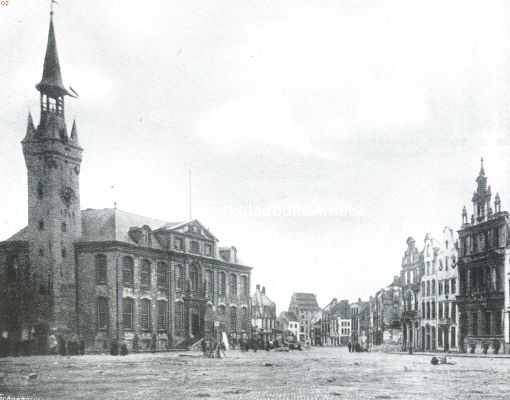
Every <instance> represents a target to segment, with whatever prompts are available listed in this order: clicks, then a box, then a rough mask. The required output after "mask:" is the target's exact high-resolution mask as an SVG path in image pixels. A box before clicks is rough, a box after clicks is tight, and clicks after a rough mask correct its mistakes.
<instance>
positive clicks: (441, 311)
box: [421, 301, 457, 321]
mask: <svg viewBox="0 0 510 400" xmlns="http://www.w3.org/2000/svg"><path fill="white" fill-rule="evenodd" d="M437 314H438V318H439V319H443V318H445V319H446V318H450V319H451V320H453V321H455V320H456V318H457V306H456V304H455V303H448V302H438V303H437ZM421 315H422V318H424V319H435V318H436V302H435V301H428V302H425V301H423V302H422V303H421Z"/></svg>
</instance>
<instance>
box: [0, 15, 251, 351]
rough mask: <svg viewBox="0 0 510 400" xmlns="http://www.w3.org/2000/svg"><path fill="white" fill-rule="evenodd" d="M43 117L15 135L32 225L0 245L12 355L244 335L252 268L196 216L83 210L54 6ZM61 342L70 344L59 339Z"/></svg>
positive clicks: (6, 339)
mask: <svg viewBox="0 0 510 400" xmlns="http://www.w3.org/2000/svg"><path fill="white" fill-rule="evenodd" d="M36 88H37V90H38V91H39V93H40V121H39V124H38V126H37V128H36V127H35V125H34V123H33V119H32V116H31V115H30V114H29V116H28V124H27V132H26V136H25V138H24V139H23V141H22V146H23V154H24V157H25V162H26V167H27V176H28V225H27V226H26V227H25V228H23V229H22V230H21V231H20V232H18V233H17V234H15V235H14V236H12V237H11V238H10V239H8V240H7V241H4V242H0V294H1V296H2V302H0V336H1V337H2V345H5V343H7V344H6V346H7V347H8V348H9V352H10V353H19V352H25V353H45V352H47V351H48V338H49V337H50V336H53V335H54V336H55V337H56V338H58V341H59V344H60V346H59V347H60V351H61V352H65V351H66V347H67V350H68V351H70V352H75V351H76V348H77V347H76V346H74V345H73V346H70V345H69V344H70V343H73V344H76V343H82V347H83V348H84V349H85V350H86V351H101V350H106V349H109V348H110V346H111V345H112V344H113V343H120V342H124V343H126V345H127V347H128V349H130V350H131V349H133V350H143V349H149V348H150V349H153V350H154V349H166V348H168V347H173V346H179V345H186V344H188V343H191V342H193V341H195V340H197V339H198V338H200V337H202V336H204V335H207V334H216V333H217V331H218V330H222V331H226V332H228V333H229V334H230V335H231V336H234V337H235V336H239V335H240V334H241V333H242V332H243V331H244V332H249V329H250V326H249V325H250V319H249V309H248V307H249V300H250V275H251V268H250V267H248V266H245V265H242V264H241V263H240V262H239V260H238V257H237V250H236V249H235V248H234V247H230V248H219V246H218V239H217V238H216V237H215V236H214V235H213V234H212V233H211V232H210V231H209V230H208V229H206V228H205V227H204V226H203V225H202V224H201V223H200V222H199V221H197V220H191V221H186V222H181V223H167V222H165V221H159V220H155V219H153V218H147V217H142V216H138V215H135V214H130V213H127V212H124V211H120V210H118V209H116V208H113V209H101V210H91V209H87V210H84V211H82V210H81V208H80V185H79V178H80V168H81V161H82V151H83V150H82V148H81V147H80V144H79V141H78V130H77V126H76V123H73V126H72V129H71V133H70V134H69V132H68V129H67V125H66V119H65V107H64V99H65V97H66V96H71V97H74V94H73V93H74V92H73V91H72V89H71V90H67V89H66V88H65V86H64V85H63V81H62V74H61V70H60V63H59V58H58V53H57V46H56V39H55V30H54V25H53V15H51V18H50V27H49V34H48V44H47V49H46V56H45V59H44V67H43V76H42V79H41V82H39V83H38V84H37V86H36ZM66 345H67V346H66Z"/></svg>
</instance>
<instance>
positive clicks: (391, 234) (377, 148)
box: [0, 0, 510, 312]
mask: <svg viewBox="0 0 510 400" xmlns="http://www.w3.org/2000/svg"><path fill="white" fill-rule="evenodd" d="M55 8H56V10H55V30H56V35H57V44H58V51H59V56H60V63H61V66H62V73H63V78H64V81H65V83H66V84H67V85H70V86H72V87H73V88H74V89H75V90H76V91H77V92H78V93H79V94H80V98H79V99H77V100H75V99H71V100H69V99H68V100H67V103H66V107H67V108H66V116H67V121H68V125H69V126H70V124H71V123H72V120H73V119H76V121H77V125H78V132H79V136H80V142H81V145H82V147H83V148H84V158H83V163H82V168H81V171H82V172H81V206H82V208H107V207H112V206H113V203H114V201H116V202H117V204H118V207H119V208H120V209H122V210H125V211H129V212H133V213H137V214H142V215H147V216H151V217H153V218H158V219H163V220H168V221H183V220H186V219H188V215H189V195H188V192H189V191H188V171H189V170H190V169H191V171H192V178H191V187H192V202H191V203H192V217H193V218H197V219H199V220H200V221H201V222H202V223H203V224H204V225H205V226H206V227H208V228H209V229H210V230H211V231H212V232H213V233H214V234H215V236H217V237H218V238H219V239H220V242H221V244H222V245H235V246H236V247H237V248H238V252H239V256H240V258H241V261H242V262H243V263H244V264H246V265H249V266H252V267H253V273H252V290H253V289H254V285H255V284H257V283H259V284H261V285H263V286H265V287H266V293H267V295H268V296H269V297H270V298H272V299H273V300H274V301H276V303H277V307H278V312H280V311H283V310H285V309H287V307H288V304H289V301H290V297H291V295H292V293H293V292H295V291H304V292H312V293H316V294H317V296H318V300H319V304H320V305H321V306H324V305H326V304H327V303H328V302H329V301H330V300H331V299H332V298H333V297H335V298H338V299H349V300H351V301H352V300H357V299H358V298H362V299H368V297H369V296H370V295H373V294H375V292H376V291H377V290H378V289H380V288H381V287H384V286H386V285H388V284H389V283H390V282H391V281H392V278H393V276H394V275H396V274H399V270H400V266H401V259H402V256H403V252H404V251H405V247H406V244H405V242H406V239H407V237H409V236H413V237H414V238H415V239H416V242H417V245H418V247H419V248H420V249H421V246H422V244H423V240H424V238H425V234H426V233H427V232H430V233H432V235H433V236H435V237H437V238H440V237H441V232H442V229H443V227H444V226H450V227H452V228H453V229H455V230H457V229H459V228H460V224H461V210H462V207H463V206H464V205H466V206H468V208H469V209H470V207H471V204H470V199H471V196H472V193H473V190H474V189H475V181H474V180H475V178H476V176H477V174H478V171H479V169H480V158H481V157H482V156H483V157H484V159H485V170H486V173H487V175H488V178H489V184H491V185H492V189H493V192H494V193H495V192H499V193H500V195H501V198H502V207H503V209H508V208H509V205H510V187H509V184H508V176H509V174H510V166H509V165H508V160H507V159H508V154H510V151H509V150H510V146H509V143H508V134H509V132H510V124H509V117H508V115H509V108H510V91H509V89H510V32H509V26H508V20H509V19H510V4H509V3H508V2H507V1H505V0H500V1H497V0H494V1H492V0H491V1H485V2H480V1H472V0H462V1H460V0H459V1H457V0H449V1H445V0H441V1H436V0H431V1H427V2H424V1H413V0H403V1H389V0H335V1H332V0H322V1H320V2H312V1H302V0H289V1H287V0H219V1H215V2H211V1H207V0H189V1H185V2H183V1H175V0H164V1H162V0H161V1H160V0H152V1H150V2H142V3H141V2H139V1H136V2H135V1H132V0H123V1H120V0H108V1H87V2H83V1H78V0H60V1H59V4H58V5H57V6H56V7H55ZM48 10H49V1H47V2H46V1H43V0H10V1H9V4H8V5H6V6H0V50H1V53H0V54H1V62H0V88H1V90H0V93H1V99H2V112H1V113H0V171H2V173H1V179H0V193H2V196H0V240H2V239H5V238H7V237H9V236H10V235H12V234H13V233H15V232H16V231H17V230H19V229H20V228H22V227H23V226H25V225H26V220H27V209H26V202H27V200H26V198H27V193H26V169H25V164H24V160H23V156H22V151H21V145H20V141H21V140H22V139H23V137H24V134H25V130H26V118H27V113H28V111H29V110H31V111H32V113H33V114H34V117H35V120H36V121H38V118H39V115H38V108H39V107H38V93H37V92H36V90H35V89H34V85H35V84H36V83H37V82H38V81H39V80H40V77H41V74H42V63H43V58H44V51H45V46H46V39H47V31H48V19H49V16H48ZM112 186H113V189H112Z"/></svg>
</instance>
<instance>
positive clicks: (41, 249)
mask: <svg viewBox="0 0 510 400" xmlns="http://www.w3.org/2000/svg"><path fill="white" fill-rule="evenodd" d="M39 256H41V257H42V256H44V249H43V248H42V247H41V248H40V249H39Z"/></svg>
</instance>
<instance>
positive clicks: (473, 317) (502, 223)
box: [457, 159, 510, 353]
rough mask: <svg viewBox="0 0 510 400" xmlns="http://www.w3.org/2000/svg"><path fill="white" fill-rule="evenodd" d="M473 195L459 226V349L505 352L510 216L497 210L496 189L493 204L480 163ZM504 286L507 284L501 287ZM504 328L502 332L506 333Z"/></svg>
mask: <svg viewBox="0 0 510 400" xmlns="http://www.w3.org/2000/svg"><path fill="white" fill-rule="evenodd" d="M476 184H477V188H476V191H475V192H474V194H473V197H472V200H471V201H472V204H473V214H472V215H471V218H468V213H467V209H466V207H464V209H463V211H462V226H461V229H460V230H459V232H458V233H459V242H460V249H459V260H458V269H459V293H458V295H457V304H458V308H459V325H460V332H461V334H460V338H459V341H460V343H459V346H460V348H461V350H463V351H469V352H472V353H474V352H476V353H478V352H483V353H487V352H489V353H498V352H503V351H505V352H507V351H508V314H505V293H508V287H506V286H505V285H506V282H507V271H506V270H505V268H506V266H507V265H508V264H509V262H510V237H509V226H510V220H509V219H510V216H509V214H508V212H506V211H501V200H500V197H499V195H498V194H496V196H495V199H494V208H492V204H491V198H492V192H491V188H490V186H488V185H487V177H486V176H485V170H484V167H483V159H482V165H481V168H480V173H479V175H478V177H477V178H476ZM505 288H506V289H505ZM505 332H507V334H506V335H505Z"/></svg>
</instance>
